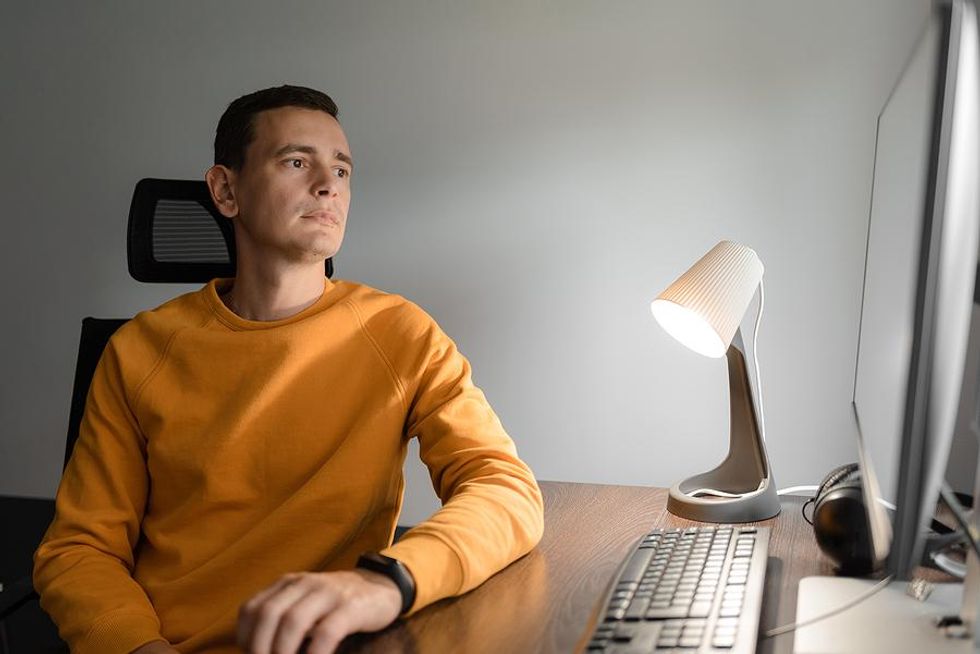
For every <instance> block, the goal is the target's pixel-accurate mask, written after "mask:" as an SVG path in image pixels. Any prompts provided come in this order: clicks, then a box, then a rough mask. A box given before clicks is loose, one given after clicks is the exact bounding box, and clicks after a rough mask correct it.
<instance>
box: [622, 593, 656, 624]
mask: <svg viewBox="0 0 980 654" xmlns="http://www.w3.org/2000/svg"><path fill="white" fill-rule="evenodd" d="M649 606H650V600H649V599H647V598H646V597H635V598H633V601H632V602H631V603H630V605H629V607H628V608H627V609H626V614H625V615H624V616H623V619H624V620H642V619H643V616H645V615H646V613H647V608H649Z"/></svg>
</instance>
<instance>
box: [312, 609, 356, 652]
mask: <svg viewBox="0 0 980 654" xmlns="http://www.w3.org/2000/svg"><path fill="white" fill-rule="evenodd" d="M355 617H356V616H355V615H354V612H353V611H352V610H351V605H350V604H342V605H340V606H339V607H338V608H337V609H336V610H335V611H333V612H331V613H329V614H328V615H327V616H326V617H325V618H323V620H320V622H318V623H317V624H316V626H315V627H313V629H312V631H310V632H309V633H310V646H309V648H308V649H307V650H306V652H307V654H333V653H334V651H335V650H336V649H337V646H338V645H340V641H342V640H343V639H344V638H346V637H347V636H348V635H349V634H352V633H354V632H355V631H359V630H360V627H359V625H358V624H357V621H356V620H355V619H354V618H355Z"/></svg>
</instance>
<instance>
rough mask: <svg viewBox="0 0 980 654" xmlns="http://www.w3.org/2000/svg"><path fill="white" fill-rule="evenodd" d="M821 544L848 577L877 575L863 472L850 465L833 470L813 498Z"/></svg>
mask: <svg viewBox="0 0 980 654" xmlns="http://www.w3.org/2000/svg"><path fill="white" fill-rule="evenodd" d="M813 531H814V534H815V535H816V537H817V545H819V546H820V549H821V550H822V551H823V553H824V554H826V555H827V556H828V557H830V559H831V560H832V561H833V562H834V563H835V564H836V565H837V566H838V571H839V573H840V574H842V575H847V576H863V575H867V574H870V573H871V572H873V571H874V570H873V568H874V566H873V564H872V561H873V557H872V556H871V534H870V532H869V529H868V512H867V510H866V509H865V507H864V493H863V491H862V490H861V470H860V468H859V467H858V464H856V463H848V464H845V465H842V466H840V467H838V468H834V469H833V470H831V471H830V472H829V473H828V474H827V476H826V477H824V479H823V481H822V482H820V486H819V487H818V489H817V494H816V496H815V497H814V499H813Z"/></svg>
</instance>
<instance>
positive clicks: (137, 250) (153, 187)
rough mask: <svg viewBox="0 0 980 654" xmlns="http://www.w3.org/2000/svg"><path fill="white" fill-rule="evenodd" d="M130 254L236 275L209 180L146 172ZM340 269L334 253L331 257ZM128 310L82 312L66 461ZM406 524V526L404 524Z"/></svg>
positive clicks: (14, 601) (229, 237)
mask: <svg viewBox="0 0 980 654" xmlns="http://www.w3.org/2000/svg"><path fill="white" fill-rule="evenodd" d="M126 234H127V235H126V255H127V259H128V262H129V274H130V275H131V276H132V277H133V279H135V280H137V281H141V282H149V283H200V284H204V283H207V282H209V281H210V280H212V279H214V278H215V277H234V276H235V261H236V259H235V238H234V231H233V228H232V225H231V221H229V220H228V219H227V218H225V217H224V216H222V215H221V214H220V213H219V212H218V210H217V209H216V208H215V206H214V204H213V203H212V202H211V195H210V193H209V191H208V187H207V184H206V183H204V182H203V181H188V180H170V179H150V178H148V179H141V180H140V181H139V182H138V183H137V184H136V189H135V190H134V191H133V201H132V203H131V204H130V207H129V226H128V228H127V232H126ZM324 268H325V272H326V275H327V277H332V276H333V261H332V260H331V259H327V260H326V262H325V264H324ZM127 320H128V319H126V318H91V317H89V318H85V319H83V320H82V332H81V338H80V341H79V344H78V360H77V362H76V364H75V380H74V384H73V386H72V398H71V410H70V411H69V415H68V434H67V438H66V441H65V458H64V465H65V466H67V465H68V460H69V459H70V458H71V453H72V450H73V449H74V447H75V441H76V440H78V430H79V427H80V425H81V422H82V415H83V414H84V412H85V401H86V399H87V397H88V389H89V385H90V384H91V383H92V375H93V374H94V373H95V368H96V366H97V365H98V363H99V359H100V358H101V357H102V351H103V350H104V349H105V346H106V344H107V343H108V342H109V339H110V338H111V337H112V335H113V334H114V333H115V332H116V330H117V329H119V328H120V327H121V326H122V325H123V324H125V323H126V322H127ZM400 529H404V528H400ZM37 599H38V596H37V593H35V592H34V588H33V585H32V583H31V579H30V577H24V578H21V579H17V580H15V581H14V582H13V583H11V584H8V585H7V587H6V588H4V589H3V592H2V593H0V652H2V653H3V654H7V651H8V639H7V633H6V629H5V623H4V620H5V619H6V618H7V617H8V616H10V615H11V614H13V613H14V612H15V611H17V610H18V609H19V608H20V607H21V606H23V605H24V604H26V603H28V602H30V601H33V600H37Z"/></svg>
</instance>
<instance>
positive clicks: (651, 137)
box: [0, 0, 929, 522]
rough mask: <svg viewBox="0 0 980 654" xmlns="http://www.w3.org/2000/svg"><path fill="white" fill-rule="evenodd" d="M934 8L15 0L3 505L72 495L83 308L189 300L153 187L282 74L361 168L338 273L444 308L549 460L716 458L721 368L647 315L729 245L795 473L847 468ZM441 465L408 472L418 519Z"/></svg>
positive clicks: (524, 443)
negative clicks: (762, 287) (753, 310)
mask: <svg viewBox="0 0 980 654" xmlns="http://www.w3.org/2000/svg"><path fill="white" fill-rule="evenodd" d="M928 6H929V4H928V2H927V0H902V1H898V0H877V1H869V0H854V1H852V2H800V1H793V2H787V1H786V0H766V1H762V0H756V1H748V0H743V1H740V2H731V1H729V0H716V1H711V2H683V3H679V2H650V1H648V0H637V1H635V2H585V1H582V0H576V1H568V0H566V1H563V2H552V3H549V2H540V3H526V2H520V1H519V0H507V1H505V2H500V1H494V2H489V1H487V2H481V3H474V2H461V3H460V2H450V1H449V0H445V1H441V2H421V1H415V2H403V3H386V2H355V3H339V2H312V1H311V2H304V3H300V2H291V3H290V2H286V3H259V2H251V3H240V2H230V1H222V2H217V1H215V2H207V3H200V2H167V3H150V2H128V1H127V2H122V1H120V2H115V3H109V2H102V3H97V4H96V3H84V5H83V3H72V2H57V3H52V2H33V3H18V4H16V5H14V4H13V3H11V4H5V5H4V9H2V10H0V42H2V45H0V48H2V51H0V54H2V57H0V67H2V68H0V70H2V71H3V79H4V81H5V84H4V86H5V89H6V90H5V91H4V97H3V101H2V102H0V112H2V114H0V115H2V117H3V120H2V125H3V127H2V129H3V135H4V145H5V148H4V155H3V157H2V158H0V166H2V167H0V180H2V182H0V184H2V189H3V205H2V206H3V210H2V211H3V214H4V220H3V224H4V226H5V229H4V236H3V237H2V240H0V254H2V257H0V280H2V281H0V284H2V285H3V289H2V290H3V301H4V304H5V310H4V320H3V321H2V323H0V325H2V326H0V330H2V331H0V348H2V349H0V361H2V364H0V365H2V367H3V369H4V373H3V374H2V375H0V425H2V430H3V431H2V434H0V493H5V494H21V495H32V496H51V495H53V493H54V491H55V488H56V486H57V480H58V477H59V473H60V465H61V454H62V448H63V444H64V433H65V424H66V421H67V415H68V405H69V395H70V388H71V379H72V374H73V370H74V361H75V352H76V347H77V338H78V330H79V322H80V320H81V318H82V317H83V316H85V315H96V316H105V317H109V316H126V315H131V314H133V313H134V312H136V311H137V310H139V309H141V308H145V307H149V306H153V305H156V304H158V303H160V302H162V301H163V300H165V299H167V298H168V297H171V296H173V295H175V294H177V293H178V292H183V291H185V290H189V287H183V286H167V287H149V286H146V285H141V284H138V283H136V282H134V281H132V280H131V279H129V277H128V275H127V273H126V259H125V221H126V216H127V211H128V206H129V200H130V197H131V193H132V189H133V185H134V184H135V182H136V181H137V180H138V179H140V178H141V177H148V176H156V177H175V178H195V177H199V176H200V175H201V174H202V173H203V171H204V170H205V169H206V168H207V167H208V165H209V164H210V157H211V149H210V143H211V141H212V138H213V131H214V126H215V124H216V122H217V119H218V116H219V115H220V113H221V112H222V111H223V109H224V107H225V106H226V105H227V103H228V102H229V101H230V100H232V99H233V98H235V97H237V96H238V95H241V94H243V93H246V92H249V91H252V90H255V89H258V88H261V87H265V86H271V85H275V84H280V83H284V82H291V83H298V84H306V85H310V86H314V87H317V88H320V89H323V90H325V91H327V92H328V93H330V94H331V95H333V97H334V98H335V99H336V100H337V101H338V103H339V105H340V108H341V122H342V124H343V125H344V127H345V129H346V130H347V133H348V136H349V139H350V142H351V144H352V147H353V151H354V158H355V160H356V161H357V173H356V175H355V179H354V200H353V205H352V210H351V216H350V223H349V228H348V240H347V242H346V244H345V246H344V249H343V251H342V252H341V254H340V255H339V257H338V258H337V268H338V276H340V277H344V278H350V279H355V280H359V281H363V282H366V283H368V284H371V285H374V286H377V287H379V288H382V289H385V290H388V291H393V292H397V293H401V294H403V295H406V296H407V297H409V298H411V299H413V300H415V301H416V302H418V303H419V304H421V305H422V306H423V307H425V308H426V309H427V310H428V311H429V312H430V313H431V314H433V315H434V316H435V318H436V319H437V320H438V321H439V322H440V323H441V324H442V326H443V327H444V328H445V330H446V331H447V332H448V333H449V334H450V335H452V336H453V337H454V338H455V339H456V341H457V343H458V344H459V346H460V348H461V350H462V351H463V352H464V354H466V355H468V356H469V357H470V359H471V361H472V363H473V365H474V370H475V379H476V381H477V383H478V384H480V385H481V386H482V387H483V388H484V390H485V391H486V393H487V395H488V397H489V398H490V400H491V402H492V403H493V405H494V407H495V408H496V410H497V412H498V413H499V414H500V416H501V418H502V420H503V422H504V424H505V426H506V427H507V428H508V429H509V431H510V432H511V434H512V435H513V437H514V439H515V440H516V441H517V444H518V447H519V450H520V452H521V454H522V455H523V457H524V458H525V459H526V460H527V461H528V462H529V463H530V464H531V466H532V467H533V468H534V470H535V471H536V473H537V474H538V476H539V478H543V479H563V480H575V481H588V482H602V483H624V484H656V485H668V484H670V483H672V482H673V481H675V480H677V479H678V478H679V477H681V476H686V475H687V474H690V473H694V472H698V471H701V470H704V469H707V468H709V467H711V466H712V465H714V464H715V463H717V461H718V460H720V458H721V457H722V456H723V455H724V450H725V447H726V444H727V398H726V389H727V380H726V374H725V368H724V365H725V364H724V362H723V360H722V361H715V360H707V359H703V358H700V357H698V356H697V355H695V354H693V353H691V352H690V351H688V350H686V349H684V348H683V346H681V345H679V344H677V343H676V342H674V341H673V340H672V339H671V338H670V337H669V336H667V335H666V334H665V333H664V332H663V331H662V330H661V329H660V328H659V327H658V326H657V325H656V323H655V322H654V321H653V319H652V318H651V316H650V313H649V310H648V305H649V302H650V300H651V299H652V298H653V297H654V296H656V294H657V293H658V292H659V291H660V290H662V288H663V287H664V286H665V285H666V284H668V283H669V282H670V281H672V280H673V279H674V278H675V277H676V276H677V275H678V274H680V273H681V272H682V271H683V270H685V269H686V268H687V266H689V265H690V264H691V263H692V262H693V261H694V260H695V259H697V258H698V257H699V256H700V255H701V254H703V253H704V252H705V251H706V250H707V249H709V248H710V247H711V246H712V245H714V244H715V243H716V242H717V241H718V240H721V239H725V238H727V239H733V240H738V241H742V242H744V243H747V244H749V245H751V246H753V247H754V248H755V249H756V250H757V251H758V252H759V254H760V256H761V257H762V259H763V261H764V263H765V265H766V279H765V281H766V312H765V316H764V319H763V324H762V330H761V334H760V346H759V357H760V359H761V364H762V373H763V383H764V388H765V400H766V408H767V413H766V417H767V424H768V435H769V440H768V443H769V449H770V455H771V457H772V461H773V466H774V469H775V473H776V478H777V482H778V483H779V485H780V486H786V485H790V484H798V483H815V482H816V481H817V480H819V478H820V476H821V475H822V474H823V473H824V472H826V471H827V470H828V469H829V468H830V467H832V466H833V465H836V464H838V463H842V462H845V461H851V460H854V459H855V452H854V446H853V440H852V439H853V432H852V426H851V419H850V413H849V404H848V403H849V400H850V393H851V385H852V376H853V367H854V354H855V346H856V332H857V318H858V310H859V303H860V288H861V280H862V266H863V256H864V238H865V231H866V225H867V222H866V221H867V215H868V205H869V200H870V197H869V193H870V186H871V173H872V161H873V154H874V152H873V147H874V132H875V118H876V115H877V112H878V110H879V108H880V105H881V104H882V102H883V101H884V98H885V96H886V94H887V91H888V90H889V88H890V86H891V83H892V82H893V80H894V79H895V77H896V76H897V74H898V72H899V70H900V68H901V66H902V64H903V62H904V59H905V57H906V56H907V55H908V53H910V52H911V48H912V44H913V41H914V38H915V36H916V35H917V33H918V31H919V29H920V27H921V25H922V23H923V21H924V20H925V17H926V14H927V11H928ZM750 322H751V321H750V320H749V319H747V321H746V327H747V328H748V329H749V330H750V329H751V324H750ZM426 483H427V482H426V479H425V472H424V469H422V468H421V467H420V466H419V465H418V464H417V463H413V464H412V467H411V468H410V485H409V498H408V500H407V508H406V514H405V516H404V521H405V522H414V521H416V520H419V519H421V518H422V517H424V515H425V514H426V513H427V512H428V511H429V510H431V509H432V508H433V507H434V506H435V501H434V498H433V496H432V494H431V491H430V490H429V489H428V488H427V487H426Z"/></svg>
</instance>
